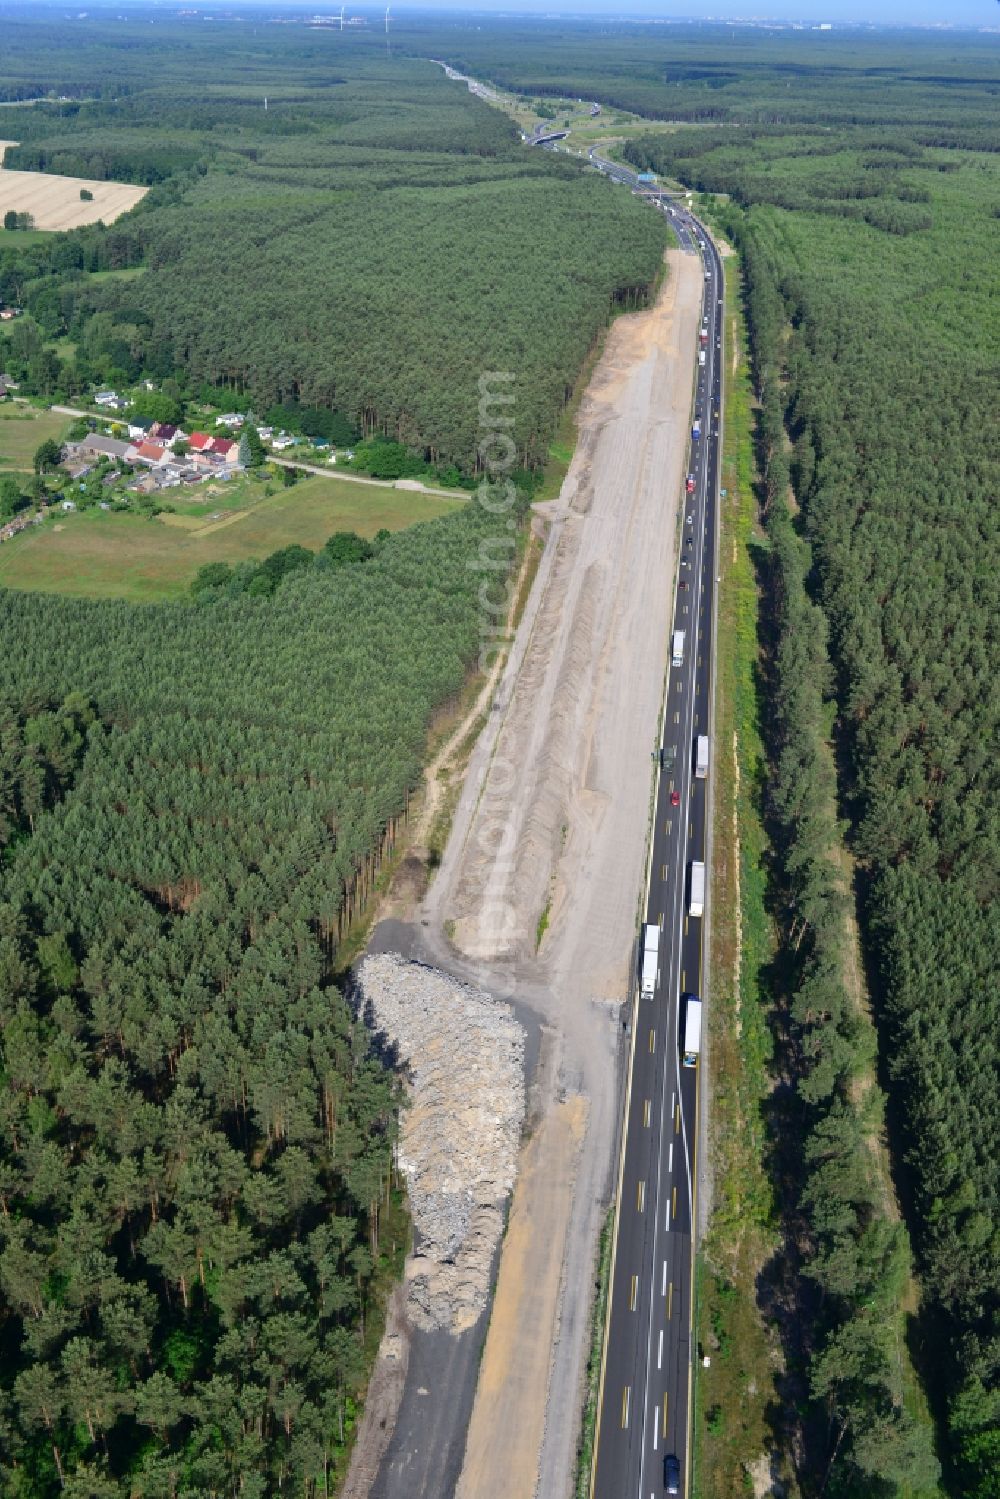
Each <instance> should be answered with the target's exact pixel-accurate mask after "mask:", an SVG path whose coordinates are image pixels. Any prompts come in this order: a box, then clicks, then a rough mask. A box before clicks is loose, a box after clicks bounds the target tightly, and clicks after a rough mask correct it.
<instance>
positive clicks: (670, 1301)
mask: <svg viewBox="0 0 1000 1499" xmlns="http://www.w3.org/2000/svg"><path fill="white" fill-rule="evenodd" d="M673 1315H674V1283H673V1281H671V1282H670V1285H669V1286H668V1287H667V1321H668V1322H669V1321H670V1318H671V1317H672V1316H673Z"/></svg>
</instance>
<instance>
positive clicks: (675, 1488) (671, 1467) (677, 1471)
mask: <svg viewBox="0 0 1000 1499" xmlns="http://www.w3.org/2000/svg"><path fill="white" fill-rule="evenodd" d="M663 1487H664V1488H665V1489H666V1491H667V1493H668V1494H679V1493H680V1491H681V1465H680V1460H679V1459H678V1458H676V1457H674V1454H673V1453H672V1452H668V1453H667V1455H666V1457H665V1458H664V1459H663Z"/></svg>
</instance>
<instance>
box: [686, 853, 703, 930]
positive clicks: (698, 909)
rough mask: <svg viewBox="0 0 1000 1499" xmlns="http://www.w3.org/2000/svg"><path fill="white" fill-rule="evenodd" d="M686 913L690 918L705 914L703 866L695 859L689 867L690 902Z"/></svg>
mask: <svg viewBox="0 0 1000 1499" xmlns="http://www.w3.org/2000/svg"><path fill="white" fill-rule="evenodd" d="M688 912H689V914H690V915H691V916H704V914H705V866H704V864H701V863H699V861H698V860H697V859H695V860H694V861H693V862H692V865H691V900H690V903H689V905H688Z"/></svg>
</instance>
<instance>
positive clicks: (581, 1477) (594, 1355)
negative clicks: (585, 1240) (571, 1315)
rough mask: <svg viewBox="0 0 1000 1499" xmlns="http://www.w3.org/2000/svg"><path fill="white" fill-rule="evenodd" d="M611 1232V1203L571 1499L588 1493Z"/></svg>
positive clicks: (602, 1244)
mask: <svg viewBox="0 0 1000 1499" xmlns="http://www.w3.org/2000/svg"><path fill="white" fill-rule="evenodd" d="M614 1234H615V1209H614V1205H613V1204H612V1206H611V1207H610V1208H609V1209H608V1213H607V1216H606V1217H605V1219H604V1227H603V1228H602V1229H601V1239H600V1247H599V1250H598V1257H597V1295H596V1296H595V1297H594V1308H593V1312H592V1314H591V1323H590V1354H589V1357H588V1359H587V1398H586V1402H585V1404H584V1407H583V1424H582V1426H581V1429H580V1445H579V1447H578V1449H577V1454H576V1476H575V1478H574V1480H573V1499H587V1496H588V1495H589V1493H590V1470H591V1467H592V1466H593V1461H594V1437H595V1436H596V1434H597V1398H598V1394H599V1392H600V1384H601V1359H602V1358H603V1357H604V1325H605V1322H606V1321H607V1315H608V1290H609V1282H610V1278H611V1248H612V1245H613V1243H614Z"/></svg>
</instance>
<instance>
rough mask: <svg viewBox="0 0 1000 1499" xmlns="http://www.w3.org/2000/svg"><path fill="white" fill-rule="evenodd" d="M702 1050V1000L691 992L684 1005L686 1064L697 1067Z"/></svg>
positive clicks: (686, 1065)
mask: <svg viewBox="0 0 1000 1499" xmlns="http://www.w3.org/2000/svg"><path fill="white" fill-rule="evenodd" d="M700 1052H701V1000H700V999H698V998H697V996H696V995H694V994H689V995H688V997H687V1003H686V1005H685V1006H684V1066H685V1067H697V1065H698V1057H699V1054H700Z"/></svg>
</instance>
